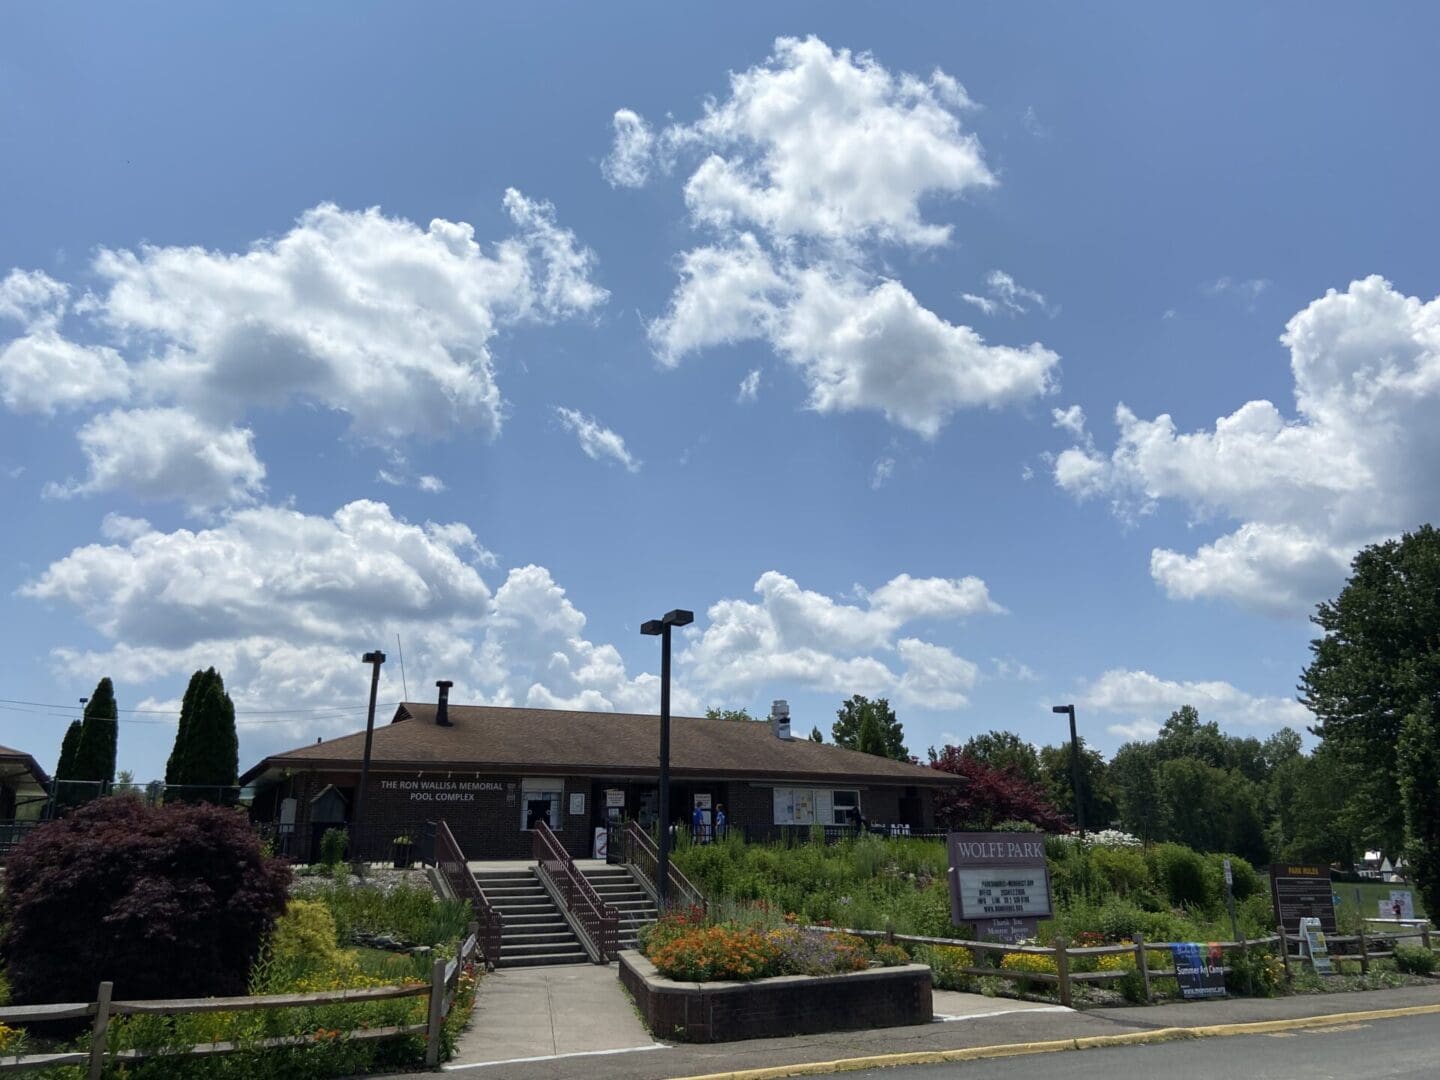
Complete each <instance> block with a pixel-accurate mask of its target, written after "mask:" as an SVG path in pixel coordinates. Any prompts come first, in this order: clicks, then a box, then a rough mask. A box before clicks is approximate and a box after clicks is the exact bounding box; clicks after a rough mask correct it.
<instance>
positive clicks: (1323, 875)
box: [1270, 863, 1336, 934]
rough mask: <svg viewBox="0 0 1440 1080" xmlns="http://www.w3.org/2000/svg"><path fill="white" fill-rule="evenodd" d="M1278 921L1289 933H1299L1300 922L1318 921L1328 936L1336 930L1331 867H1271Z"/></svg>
mask: <svg viewBox="0 0 1440 1080" xmlns="http://www.w3.org/2000/svg"><path fill="white" fill-rule="evenodd" d="M1270 882H1271V885H1272V888H1271V892H1272V894H1273V896H1274V900H1275V918H1276V920H1277V921H1278V922H1279V923H1280V925H1281V926H1283V927H1284V928H1285V931H1286V933H1291V934H1298V933H1299V932H1300V920H1301V919H1319V920H1320V928H1321V929H1322V930H1323V931H1324V932H1325V933H1327V934H1334V933H1336V929H1335V890H1334V889H1333V888H1332V887H1331V882H1330V868H1329V867H1328V866H1297V865H1295V864H1294V863H1276V864H1275V865H1273V866H1271V867H1270Z"/></svg>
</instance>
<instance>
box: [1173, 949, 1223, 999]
mask: <svg viewBox="0 0 1440 1080" xmlns="http://www.w3.org/2000/svg"><path fill="white" fill-rule="evenodd" d="M1170 955H1171V956H1172V957H1173V958H1174V960H1175V981H1176V982H1178V983H1179V984H1180V996H1181V997H1182V998H1184V999H1185V1000H1186V1001H1196V1000H1202V999H1204V998H1221V997H1224V996H1225V963H1224V951H1223V950H1222V949H1221V948H1220V946H1219V945H1215V944H1213V943H1212V944H1209V945H1202V944H1200V943H1199V942H1196V941H1189V942H1176V943H1175V944H1173V945H1171V946H1170Z"/></svg>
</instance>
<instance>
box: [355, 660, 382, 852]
mask: <svg viewBox="0 0 1440 1080" xmlns="http://www.w3.org/2000/svg"><path fill="white" fill-rule="evenodd" d="M360 662H361V663H363V664H369V665H370V708H369V710H368V711H367V712H366V714H365V756H364V757H363V758H362V759H361V761H360V786H359V787H358V788H357V789H356V791H355V813H354V815H353V816H352V818H351V820H350V863H351V865H353V866H357V867H358V866H359V865H360V863H361V859H360V835H361V834H360V830H361V829H362V828H364V824H363V822H364V817H363V815H364V812H365V788H366V786H367V785H368V784H369V782H370V743H371V742H372V740H373V739H374V738H375V695H376V692H377V691H378V690H379V688H380V665H381V664H383V663H385V654H384V653H383V652H381V651H380V650H379V649H376V650H375V651H374V652H367V653H366V654H365V655H364V656H362V657H361V658H360Z"/></svg>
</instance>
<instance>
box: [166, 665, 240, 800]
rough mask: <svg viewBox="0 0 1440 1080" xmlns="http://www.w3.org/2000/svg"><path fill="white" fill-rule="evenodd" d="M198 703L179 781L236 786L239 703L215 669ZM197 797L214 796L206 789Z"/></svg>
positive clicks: (210, 672)
mask: <svg viewBox="0 0 1440 1080" xmlns="http://www.w3.org/2000/svg"><path fill="white" fill-rule="evenodd" d="M208 674H209V675H210V676H212V677H211V678H209V679H208V680H207V681H206V683H205V686H204V690H203V691H202V692H201V694H200V696H199V699H198V701H197V702H196V703H195V708H194V710H193V713H192V716H191V720H190V727H189V742H188V745H187V746H186V748H185V753H184V754H183V756H182V758H181V762H180V768H179V777H180V779H179V781H178V782H179V783H181V784H185V785H189V786H195V787H201V788H203V787H215V788H225V787H233V786H234V784H235V781H236V778H237V776H238V775H239V771H240V755H239V743H238V740H237V738H236V735H235V705H234V703H233V702H232V701H231V700H230V695H229V694H227V693H226V692H225V682H224V680H223V679H221V678H220V676H219V675H218V674H216V672H215V670H214V668H211V669H210V671H209V672H208ZM194 794H195V795H196V797H197V798H202V799H206V798H212V797H218V792H217V793H216V796H211V795H209V794H207V793H206V792H204V791H203V790H202V791H197V792H195V793H194Z"/></svg>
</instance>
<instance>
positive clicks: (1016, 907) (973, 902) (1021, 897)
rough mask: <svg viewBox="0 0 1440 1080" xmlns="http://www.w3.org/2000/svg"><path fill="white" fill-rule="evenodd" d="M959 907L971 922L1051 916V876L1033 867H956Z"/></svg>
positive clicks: (1042, 869)
mask: <svg viewBox="0 0 1440 1080" xmlns="http://www.w3.org/2000/svg"><path fill="white" fill-rule="evenodd" d="M956 876H957V877H958V878H959V882H960V906H961V908H963V909H964V911H965V914H966V915H967V916H968V917H970V918H972V919H1010V918H1024V917H1026V916H1048V915H1049V914H1050V875H1049V874H1048V873H1047V872H1046V870H1045V868H1044V867H1043V866H1041V867H1035V868H1028V867H1027V868H1025V869H1021V868H1018V867H1017V868H1014V869H1010V868H1008V867H1006V868H997V867H988V866H987V867H977V868H966V867H958V868H957V869H956Z"/></svg>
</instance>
